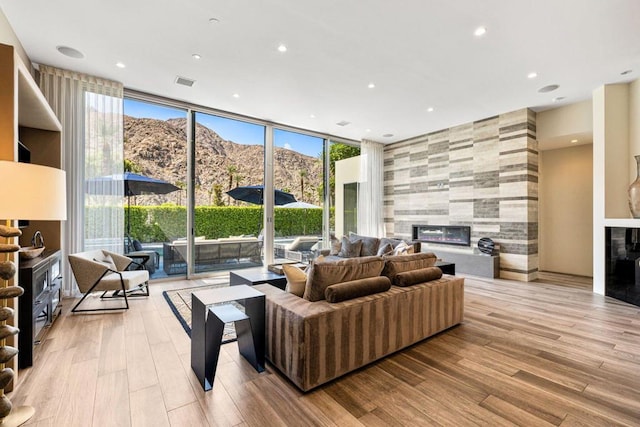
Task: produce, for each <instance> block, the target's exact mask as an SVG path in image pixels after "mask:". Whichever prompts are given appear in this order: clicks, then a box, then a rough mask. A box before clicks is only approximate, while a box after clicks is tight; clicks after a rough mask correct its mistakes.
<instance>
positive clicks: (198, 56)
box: [191, 53, 202, 59]
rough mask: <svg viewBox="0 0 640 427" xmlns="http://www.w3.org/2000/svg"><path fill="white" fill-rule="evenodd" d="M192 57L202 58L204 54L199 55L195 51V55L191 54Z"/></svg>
mask: <svg viewBox="0 0 640 427" xmlns="http://www.w3.org/2000/svg"><path fill="white" fill-rule="evenodd" d="M191 57H192V58H193V59H200V58H202V56H200V55H198V54H197V53H194V54H193V55H191Z"/></svg>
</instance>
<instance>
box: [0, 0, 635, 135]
mask: <svg viewBox="0 0 640 427" xmlns="http://www.w3.org/2000/svg"><path fill="white" fill-rule="evenodd" d="M0 8H1V9H2V11H3V12H4V14H5V15H6V16H7V19H8V20H9V22H10V23H11V25H12V27H13V29H14V31H15V32H16V33H17V35H18V38H19V39H20V40H21V42H22V44H23V46H24V48H25V50H26V51H27V54H28V55H29V57H30V58H31V60H32V61H34V62H36V63H42V64H49V65H54V66H57V67H61V68H67V69H71V70H76V71H80V72H84V73H88V74H92V75H96V76H101V77H105V78H109V79H113V80H117V81H120V82H122V83H124V85H125V87H127V88H131V89H135V90H139V91H143V92H148V93H152V94H157V95H162V96H165V97H169V98H174V99H178V100H184V101H187V102H191V103H195V104H201V105H205V106H208V107H212V108H217V109H221V110H226V111H230V112H234V113H239V114H243V115H248V116H251V117H255V118H259V119H265V120H270V121H273V122H276V123H282V124H286V125H290V126H295V127H300V128H304V129H309V130H313V131H318V132H322V133H328V134H331V135H336V136H341V137H345V138H351V139H355V140H360V139H362V138H368V139H373V140H376V141H381V142H394V141H399V140H402V139H406V138H410V137H414V136H417V135H421V134H424V133H427V132H432V131H436V130H440V129H443V128H446V127H450V126H454V125H457V124H462V123H467V122H470V121H473V120H478V119H482V118H485V117H489V116H492V115H495V114H499V113H503V112H508V111H512V110H516V109H519V108H523V107H531V108H533V109H535V110H538V111H539V110H543V109H546V108H553V107H557V106H560V105H564V104H568V103H573V102H576V101H580V100H584V99H588V98H590V97H591V93H592V91H593V89H595V88H596V87H598V86H601V85H602V84H605V83H617V82H628V81H631V80H635V79H637V78H638V76H639V75H640V1H639V0H606V1H605V0H455V1H447V2H445V1H440V0H403V1H396V2H393V1H389V0H368V1H356V0H342V1H338V0H324V1H304V0H303V1H300V0H298V1H294V0H289V1H287V0H262V1H250V0H219V1H211V0H190V1H175V0H110V1H97V0H66V1H62V2H59V1H51V0H22V1H19V0H0ZM210 18H217V19H218V20H219V22H217V23H210V22H209V20H210ZM478 26H485V27H486V28H487V33H486V35H484V36H483V37H479V38H478V37H475V36H474V35H473V32H474V30H475V29H476V28H477V27H478ZM280 43H285V44H286V45H287V47H288V51H287V52H286V53H280V52H278V50H277V47H278V45H279V44H280ZM59 45H65V46H71V47H73V48H76V49H78V50H80V51H81V52H83V53H84V55H85V58H84V59H72V58H68V57H66V56H63V55H62V54H60V53H59V52H58V51H57V50H56V46H59ZM194 53H197V54H200V55H201V56H202V59H200V60H199V61H196V60H194V59H193V58H192V54H194ZM118 61H121V62H123V63H124V64H126V68H124V69H120V68H117V67H116V66H115V64H116V62H118ZM629 69H632V70H633V72H631V73H630V74H627V75H621V74H620V73H621V72H622V71H625V70H629ZM534 71H535V72H537V73H538V77H537V78H535V79H528V78H527V74H529V73H530V72H534ZM176 76H182V77H187V78H191V79H194V80H196V83H195V85H194V86H193V87H191V88H188V87H185V86H179V85H176V84H175V83H174V81H175V78H176ZM370 82H373V83H375V85H376V87H375V88H374V89H369V88H368V87H367V85H368V84H369V83H370ZM550 84H558V85H560V88H559V89H558V90H556V91H554V92H550V93H538V89H539V88H541V87H543V86H546V85H550ZM234 93H237V94H239V95H240V96H239V98H234V97H233V94H234ZM555 97H565V99H564V100H563V101H560V102H553V98H555ZM429 107H433V108H434V111H433V112H427V108H429ZM312 114H313V115H314V116H315V118H311V117H310V115H312ZM343 120H344V121H348V122H351V124H349V125H347V126H344V127H341V126H338V125H336V123H337V122H340V121H343ZM384 134H393V137H384V136H383V135H384Z"/></svg>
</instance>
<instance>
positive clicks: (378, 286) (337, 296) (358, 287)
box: [324, 276, 391, 302]
mask: <svg viewBox="0 0 640 427" xmlns="http://www.w3.org/2000/svg"><path fill="white" fill-rule="evenodd" d="M389 289H391V282H390V281H389V279H388V278H387V277H385V276H378V277H369V278H367V279H359V280H352V281H350V282H344V283H337V284H335V285H331V286H328V287H327V289H326V290H325V291H324V297H325V299H326V300H327V301H329V302H340V301H346V300H350V299H353V298H358V297H363V296H366V295H373V294H377V293H378V292H386V291H388V290H389Z"/></svg>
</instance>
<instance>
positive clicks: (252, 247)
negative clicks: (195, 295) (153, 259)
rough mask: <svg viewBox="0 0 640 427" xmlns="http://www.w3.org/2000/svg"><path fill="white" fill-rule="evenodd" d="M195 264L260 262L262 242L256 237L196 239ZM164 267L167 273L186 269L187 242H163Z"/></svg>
mask: <svg viewBox="0 0 640 427" xmlns="http://www.w3.org/2000/svg"><path fill="white" fill-rule="evenodd" d="M195 243H196V247H195V265H196V269H197V268H198V267H211V266H215V265H217V264H226V263H229V262H231V261H233V262H241V261H242V260H245V259H246V260H248V261H250V262H254V263H260V252H261V250H262V242H261V241H260V240H258V239H257V238H256V237H227V238H220V239H200V240H198V239H196V242H195ZM162 253H163V269H164V271H165V273H167V274H179V273H182V272H184V271H186V266H187V263H186V259H187V242H186V240H174V241H173V242H171V243H164V244H163V251H162Z"/></svg>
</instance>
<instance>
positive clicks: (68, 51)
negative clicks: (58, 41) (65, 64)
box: [56, 46, 84, 59]
mask: <svg viewBox="0 0 640 427" xmlns="http://www.w3.org/2000/svg"><path fill="white" fill-rule="evenodd" d="M56 49H57V50H58V52H60V53H61V54H63V55H64V56H68V57H69V58H75V59H81V58H84V54H83V53H82V52H80V51H79V50H78V49H74V48H72V47H69V46H56Z"/></svg>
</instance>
